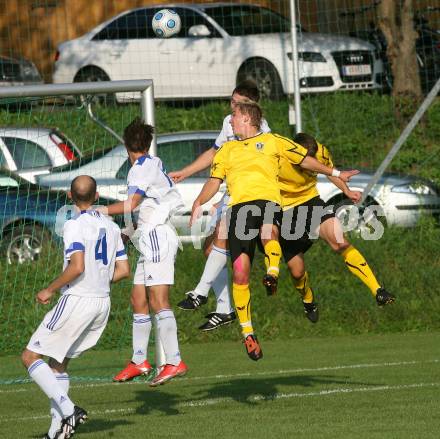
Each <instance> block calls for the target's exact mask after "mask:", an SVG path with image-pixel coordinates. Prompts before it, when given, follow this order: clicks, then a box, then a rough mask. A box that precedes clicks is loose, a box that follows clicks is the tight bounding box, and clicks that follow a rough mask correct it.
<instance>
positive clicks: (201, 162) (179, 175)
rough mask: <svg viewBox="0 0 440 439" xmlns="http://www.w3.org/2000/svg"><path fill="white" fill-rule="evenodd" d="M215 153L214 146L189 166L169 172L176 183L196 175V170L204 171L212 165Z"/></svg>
mask: <svg viewBox="0 0 440 439" xmlns="http://www.w3.org/2000/svg"><path fill="white" fill-rule="evenodd" d="M215 153H216V150H215V149H214V148H209V149H208V150H206V151H205V152H204V153H203V154H201V155H200V156H199V157H197V158H196V159H195V160H194V161H193V162H192V163H190V164H189V165H188V166H185V167H184V168H182V169H180V170H179V171H174V172H169V173H168V175H169V176H170V177H171V178H172V179H173V180H174V182H175V183H179V182H180V181H183V180H185V178H188V177H190V176H191V175H194V174H195V173H196V172H200V171H203V170H204V169H206V168H208V167H209V166H211V163H212V160H213V159H214V156H215Z"/></svg>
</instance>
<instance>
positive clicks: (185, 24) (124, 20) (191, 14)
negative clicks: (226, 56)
mask: <svg viewBox="0 0 440 439" xmlns="http://www.w3.org/2000/svg"><path fill="white" fill-rule="evenodd" d="M160 9H161V8H145V9H139V10H137V11H133V12H130V13H129V14H125V15H123V16H122V17H119V18H117V19H116V20H114V21H112V22H111V23H110V24H108V25H107V26H106V27H105V28H104V29H102V30H101V31H100V32H98V33H97V34H96V35H95V36H94V37H93V40H127V39H142V38H157V37H156V35H155V33H154V32H153V28H152V26H151V22H152V20H153V16H154V14H155V13H156V12H157V11H159V10H160ZM173 10H174V11H176V12H177V13H178V14H179V16H180V20H181V22H182V28H181V30H180V32H179V34H178V35H176V37H178V38H186V37H188V30H189V28H190V27H191V26H194V25H195V24H204V25H206V26H207V27H208V29H209V30H210V31H211V35H210V37H219V36H220V35H219V34H218V32H217V31H216V29H215V28H214V27H213V26H212V25H211V24H210V23H209V22H208V21H206V20H205V18H204V17H203V16H202V15H200V14H199V13H198V12H197V11H194V10H192V9H187V8H173Z"/></svg>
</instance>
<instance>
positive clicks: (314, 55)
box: [287, 52, 327, 62]
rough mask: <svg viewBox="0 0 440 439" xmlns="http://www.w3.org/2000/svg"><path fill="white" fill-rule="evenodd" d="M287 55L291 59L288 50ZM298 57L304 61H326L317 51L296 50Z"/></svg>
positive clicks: (290, 53)
mask: <svg viewBox="0 0 440 439" xmlns="http://www.w3.org/2000/svg"><path fill="white" fill-rule="evenodd" d="M287 57H288V58H289V59H290V60H292V52H288V54H287ZM298 59H299V60H300V61H304V62H327V60H326V59H325V58H324V57H323V55H322V54H320V53H319V52H298Z"/></svg>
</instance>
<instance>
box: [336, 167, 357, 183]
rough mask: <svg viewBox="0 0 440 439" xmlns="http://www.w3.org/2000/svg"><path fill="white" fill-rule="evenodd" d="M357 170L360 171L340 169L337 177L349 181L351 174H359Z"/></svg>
mask: <svg viewBox="0 0 440 439" xmlns="http://www.w3.org/2000/svg"><path fill="white" fill-rule="evenodd" d="M359 172H360V171H358V170H357V169H353V170H351V171H341V174H340V175H339V178H340V179H341V180H342V181H345V182H346V183H347V181H350V178H351V177H353V175H357V174H359Z"/></svg>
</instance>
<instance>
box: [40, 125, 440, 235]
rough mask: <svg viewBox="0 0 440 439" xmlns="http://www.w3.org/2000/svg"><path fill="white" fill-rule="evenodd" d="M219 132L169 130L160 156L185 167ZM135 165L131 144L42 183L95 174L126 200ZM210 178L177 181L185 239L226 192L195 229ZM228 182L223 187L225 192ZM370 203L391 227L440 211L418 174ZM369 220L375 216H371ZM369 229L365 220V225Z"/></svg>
mask: <svg viewBox="0 0 440 439" xmlns="http://www.w3.org/2000/svg"><path fill="white" fill-rule="evenodd" d="M217 135H218V133H217V132H216V131H195V132H183V133H173V134H163V135H158V137H157V146H158V156H159V157H160V158H161V159H162V161H163V163H164V165H165V167H166V169H167V170H168V171H174V170H177V169H181V168H182V167H184V166H186V165H188V164H189V163H191V162H193V161H194V159H195V158H196V157H198V156H199V155H200V154H201V153H202V152H203V151H205V150H206V149H208V148H210V147H211V146H212V145H213V144H214V141H215V139H216V138H217ZM129 168H130V164H129V162H128V159H127V152H126V150H125V148H124V147H123V146H122V145H120V146H116V147H114V148H110V149H107V150H104V151H101V152H96V153H95V154H94V155H93V157H90V158H83V159H81V160H79V161H78V162H76V163H75V162H74V163H72V164H70V165H67V166H64V167H62V168H60V169H59V170H54V172H53V173H52V174H50V175H43V176H40V177H39V178H38V183H39V184H40V185H41V186H49V187H50V188H51V189H56V190H67V189H68V188H69V187H70V182H71V181H72V179H73V178H74V177H76V176H78V175H81V174H86V175H91V176H93V177H94V178H95V179H96V180H97V183H98V192H99V194H100V196H102V197H105V198H108V199H112V200H124V199H126V197H127V186H126V178H127V173H128V170H129ZM372 175H373V174H372V173H371V172H361V173H360V174H359V175H355V176H354V177H353V178H352V179H351V181H350V183H349V185H350V188H352V189H353V190H363V189H364V188H365V187H366V186H367V184H368V182H369V181H370V179H371V178H372ZM208 176H209V172H208V170H206V171H202V172H200V173H198V174H196V175H194V176H192V177H190V178H187V179H186V180H184V181H182V182H180V183H178V184H177V187H178V189H179V191H180V193H181V194H182V197H183V201H184V204H185V207H184V208H183V209H182V210H181V211H180V212H179V214H178V215H177V216H176V217H175V218H174V219H173V224H174V226H175V227H176V229H177V230H178V232H179V234H180V236H181V237H182V238H183V240H185V239H187V240H189V239H191V237H194V236H198V235H199V234H200V235H203V234H204V232H206V230H207V228H206V225H207V223H208V221H209V220H210V216H209V212H208V211H209V207H210V205H211V204H212V203H214V202H215V201H218V199H219V197H220V196H221V195H222V194H221V193H220V194H218V195H217V196H216V198H215V199H213V200H212V202H210V203H209V204H207V205H205V206H204V208H205V211H204V216H203V218H202V221H201V222H200V224H199V227H200V229H198V230H192V231H191V230H190V228H189V215H190V212H191V208H192V204H193V202H194V200H195V198H196V197H197V195H198V194H199V193H200V190H201V189H202V186H203V184H204V183H205V181H206V179H207V178H208ZM225 189H226V188H225V186H224V185H222V187H221V191H222V192H224V191H225ZM318 190H319V193H320V195H321V197H322V199H323V200H324V201H326V202H327V203H328V204H334V205H336V204H338V205H347V204H349V203H347V200H344V197H343V195H342V193H341V191H340V190H339V189H338V188H337V187H336V186H334V185H333V184H332V183H330V181H329V180H328V179H327V178H326V177H325V176H323V175H318ZM365 204H366V205H376V206H379V207H380V209H381V211H382V212H383V214H384V220H385V222H386V224H388V225H397V226H402V227H411V226H414V225H415V224H416V223H417V221H418V220H419V219H420V217H421V215H422V214H431V215H439V214H440V193H439V190H438V188H436V186H435V185H433V184H432V183H430V182H428V181H426V180H421V179H418V178H416V177H412V176H398V175H393V174H385V175H384V176H383V177H382V178H381V179H380V180H379V182H378V184H377V185H375V186H374V188H373V190H372V191H371V193H370V195H369V197H368V198H367V200H366V203H365ZM367 219H369V217H368V218H367ZM361 227H363V224H362V221H361V222H360V223H359V228H361Z"/></svg>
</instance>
